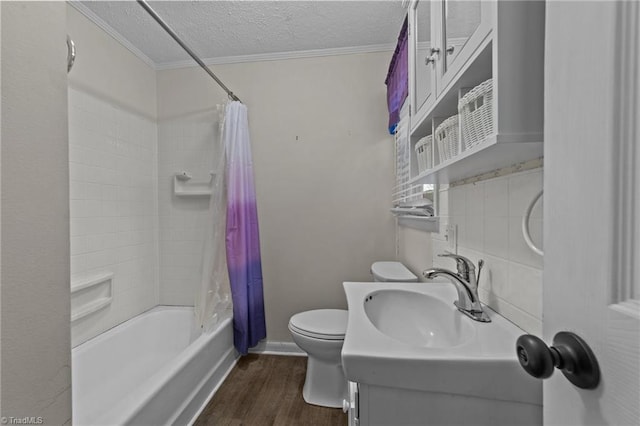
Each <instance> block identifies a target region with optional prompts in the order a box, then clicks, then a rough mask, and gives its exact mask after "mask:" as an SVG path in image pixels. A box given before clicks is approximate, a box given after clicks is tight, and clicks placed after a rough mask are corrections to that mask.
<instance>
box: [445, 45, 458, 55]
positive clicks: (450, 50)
mask: <svg viewBox="0 0 640 426" xmlns="http://www.w3.org/2000/svg"><path fill="white" fill-rule="evenodd" d="M455 49H456V48H455V46H449V47H447V54H449V55H451V54H453V51H454V50H455Z"/></svg>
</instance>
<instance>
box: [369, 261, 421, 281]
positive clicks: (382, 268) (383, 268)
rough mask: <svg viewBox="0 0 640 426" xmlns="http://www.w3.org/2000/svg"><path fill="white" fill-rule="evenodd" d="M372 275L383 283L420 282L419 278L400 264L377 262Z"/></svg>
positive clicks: (372, 268) (372, 266)
mask: <svg viewBox="0 0 640 426" xmlns="http://www.w3.org/2000/svg"><path fill="white" fill-rule="evenodd" d="M371 273H372V274H373V275H374V276H375V277H376V278H378V279H379V280H382V281H398V282H414V281H418V277H416V276H415V275H413V273H412V272H411V271H410V270H408V269H407V267H406V266H404V265H403V264H402V263H400V262H375V263H374V264H373V265H371Z"/></svg>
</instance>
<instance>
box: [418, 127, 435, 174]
mask: <svg viewBox="0 0 640 426" xmlns="http://www.w3.org/2000/svg"><path fill="white" fill-rule="evenodd" d="M432 145H433V135H429V136H425V137H424V138H422V139H420V140H419V141H418V143H416V148H415V150H416V158H417V159H418V173H423V172H425V171H427V170H429V169H430V168H432V167H433V147H432Z"/></svg>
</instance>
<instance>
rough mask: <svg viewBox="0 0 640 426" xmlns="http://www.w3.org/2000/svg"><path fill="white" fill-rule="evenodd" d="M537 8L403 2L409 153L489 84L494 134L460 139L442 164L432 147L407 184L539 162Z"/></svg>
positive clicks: (486, 2) (481, 1)
mask: <svg viewBox="0 0 640 426" xmlns="http://www.w3.org/2000/svg"><path fill="white" fill-rule="evenodd" d="M544 8H545V5H544V1H539V0H533V1H526V0H524V1H503V0H498V1H491V0H432V1H429V0H414V1H412V2H411V3H410V4H409V11H408V12H409V13H408V15H409V37H410V39H409V100H410V105H411V111H410V114H411V125H410V127H411V152H412V154H413V155H415V152H414V147H415V144H416V143H417V142H418V141H419V140H420V139H421V138H423V137H425V136H427V135H431V134H434V132H435V130H436V128H437V127H438V126H439V125H440V124H441V123H442V122H443V121H444V120H445V119H447V118H449V117H451V116H454V115H456V114H458V101H459V100H460V99H461V98H462V97H463V96H464V95H465V94H466V93H467V92H469V91H470V90H471V89H472V88H474V87H476V86H478V85H479V84H480V83H483V82H485V81H487V80H488V79H492V81H493V104H492V106H491V112H492V115H491V120H492V121H491V122H492V128H493V133H491V134H489V135H488V136H486V137H484V138H483V139H482V140H479V141H474V143H473V144H469V143H465V141H464V140H462V137H459V138H458V142H457V150H456V154H455V155H453V157H452V158H445V159H441V158H440V152H439V147H438V143H437V142H434V143H433V144H432V150H433V153H432V158H433V159H434V164H433V167H432V168H431V169H429V170H427V171H425V172H422V173H420V174H418V172H417V171H416V170H413V171H412V181H411V182H412V183H416V184H417V183H449V182H454V181H457V180H461V179H464V178H467V177H471V176H476V175H481V174H483V173H486V172H490V171H493V170H496V169H500V168H503V167H509V166H513V165H514V164H518V163H521V162H525V161H528V160H534V159H538V158H540V157H542V156H543V151H542V146H543V143H542V141H543V139H542V138H543V77H544V76H543V70H544V67H543V64H544ZM487 109H489V108H487ZM462 130H463V129H462V122H460V123H459V124H458V134H459V135H462V134H463V132H462ZM467 133H468V132H467ZM467 142H468V141H467ZM467 146H468V147H467ZM412 162H413V161H412Z"/></svg>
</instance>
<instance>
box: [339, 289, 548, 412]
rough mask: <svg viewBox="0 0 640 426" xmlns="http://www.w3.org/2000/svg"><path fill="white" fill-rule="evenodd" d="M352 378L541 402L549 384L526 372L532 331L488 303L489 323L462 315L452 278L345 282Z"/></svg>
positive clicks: (346, 353) (346, 358)
mask: <svg viewBox="0 0 640 426" xmlns="http://www.w3.org/2000/svg"><path fill="white" fill-rule="evenodd" d="M344 289H345V293H346V295H347V302H348V305H349V321H348V325H347V333H346V336H345V340H344V345H343V348H342V366H343V368H344V371H345V375H346V376H347V379H349V380H350V381H353V382H358V383H363V384H368V385H372V386H384V387H390V388H400V389H408V390H417V391H426V392H437V393H446V394H453V395H466V396H474V397H479V398H486V399H497V400H501V401H515V402H523V403H529V404H542V384H541V381H540V380H537V379H534V378H533V377H531V376H529V375H528V374H526V373H525V372H524V370H522V368H521V367H520V364H519V363H518V359H517V357H516V351H515V344H516V343H515V342H516V340H517V338H518V337H519V336H520V335H522V334H524V333H525V332H524V331H522V330H521V329H519V328H518V327H516V326H515V325H513V324H512V323H510V322H509V321H507V320H506V319H504V318H503V317H501V316H500V315H498V314H496V313H495V312H494V311H492V310H490V309H489V308H487V307H485V311H486V312H487V314H488V315H489V317H490V318H491V321H492V322H490V323H481V322H477V321H474V320H472V319H471V318H469V317H467V316H466V315H464V314H462V313H461V312H459V311H458V310H457V308H456V307H455V306H454V305H453V302H454V301H455V300H456V299H457V293H456V290H455V288H454V287H453V285H452V284H450V283H448V282H447V283H433V282H427V283H377V282H376V283H358V282H345V283H344Z"/></svg>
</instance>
